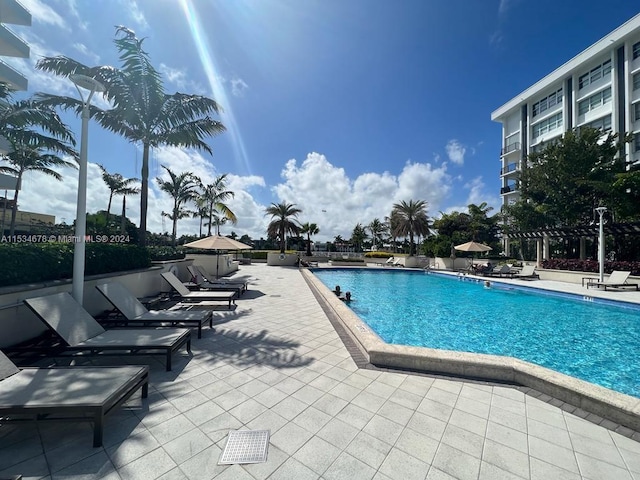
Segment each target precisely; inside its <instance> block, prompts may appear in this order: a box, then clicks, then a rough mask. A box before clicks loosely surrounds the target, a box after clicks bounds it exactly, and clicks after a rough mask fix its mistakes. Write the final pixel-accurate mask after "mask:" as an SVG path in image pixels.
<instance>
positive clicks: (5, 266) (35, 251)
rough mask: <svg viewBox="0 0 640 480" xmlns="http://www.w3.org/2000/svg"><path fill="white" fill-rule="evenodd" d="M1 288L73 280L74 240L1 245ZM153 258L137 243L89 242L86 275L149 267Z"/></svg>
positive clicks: (86, 252) (86, 253) (87, 245)
mask: <svg viewBox="0 0 640 480" xmlns="http://www.w3.org/2000/svg"><path fill="white" fill-rule="evenodd" d="M0 265H2V268H1V269H0V287H6V286H9V285H21V284H25V283H38V282H46V281H52V280H61V279H70V278H71V277H72V275H73V243H7V244H0ZM150 266H151V258H150V256H149V252H148V251H147V249H146V248H143V247H139V246H137V245H123V244H108V243H87V244H86V251H85V275H98V274H102V273H110V272H120V271H126V270H134V269H138V268H147V267H150Z"/></svg>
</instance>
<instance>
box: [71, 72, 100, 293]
mask: <svg viewBox="0 0 640 480" xmlns="http://www.w3.org/2000/svg"><path fill="white" fill-rule="evenodd" d="M69 79H70V80H71V81H72V82H73V83H74V84H75V86H76V89H77V90H78V94H79V95H80V100H81V101H82V136H81V138H80V165H79V169H78V171H79V173H78V203H77V207H76V231H75V238H74V244H73V283H72V286H71V293H72V295H73V298H75V299H76V301H77V302H78V303H79V304H80V305H82V297H83V295H84V257H85V255H84V252H85V234H86V232H87V141H88V139H87V137H88V134H89V104H90V102H91V97H93V94H94V93H95V92H104V90H105V88H104V85H102V84H101V83H100V82H98V81H97V80H96V79H95V78H91V77H87V76H86V75H70V76H69ZM81 88H83V89H85V90H88V91H89V95H87V98H86V99H85V98H84V95H83V94H82V90H80V89H81Z"/></svg>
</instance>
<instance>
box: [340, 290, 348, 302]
mask: <svg viewBox="0 0 640 480" xmlns="http://www.w3.org/2000/svg"><path fill="white" fill-rule="evenodd" d="M340 300H342V301H343V302H345V303H349V302H350V301H351V292H349V291H347V292H345V294H344V297H340Z"/></svg>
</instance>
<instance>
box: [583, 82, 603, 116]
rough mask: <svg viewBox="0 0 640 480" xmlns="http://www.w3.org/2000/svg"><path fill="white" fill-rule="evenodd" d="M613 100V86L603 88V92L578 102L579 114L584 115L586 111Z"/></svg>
mask: <svg viewBox="0 0 640 480" xmlns="http://www.w3.org/2000/svg"><path fill="white" fill-rule="evenodd" d="M610 102H611V88H607V89H605V90H602V91H601V92H598V93H596V94H595V95H591V96H590V97H589V98H587V99H586V100H583V101H581V102H580V103H579V104H578V115H584V114H585V113H587V112H589V111H591V110H595V109H596V108H598V107H601V106H603V105H605V104H607V103H610Z"/></svg>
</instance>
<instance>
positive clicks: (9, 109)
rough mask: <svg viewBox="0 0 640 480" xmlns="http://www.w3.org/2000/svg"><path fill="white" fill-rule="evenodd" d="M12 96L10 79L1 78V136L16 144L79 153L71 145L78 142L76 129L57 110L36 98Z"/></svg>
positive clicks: (76, 155) (75, 154)
mask: <svg viewBox="0 0 640 480" xmlns="http://www.w3.org/2000/svg"><path fill="white" fill-rule="evenodd" d="M12 97H13V90H12V89H11V88H10V87H9V85H8V84H7V83H5V82H0V136H2V137H5V138H6V139H7V140H8V141H9V142H10V143H11V142H13V143H14V144H16V145H21V146H29V147H32V148H41V149H46V150H50V151H52V152H58V153H70V154H71V155H73V156H74V157H76V158H77V157H78V154H77V152H75V151H74V150H72V149H70V148H69V146H68V145H69V144H70V145H72V146H73V145H75V144H76V142H75V139H74V137H73V133H72V132H71V131H70V130H69V128H68V127H67V126H66V125H65V124H64V123H63V122H62V120H61V119H60V117H59V116H58V114H57V113H56V112H55V110H53V109H52V108H51V107H49V106H47V105H45V104H44V103H41V102H39V101H36V100H33V99H27V100H20V101H13V98H12ZM31 127H35V128H37V129H38V130H40V131H34V130H31Z"/></svg>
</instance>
